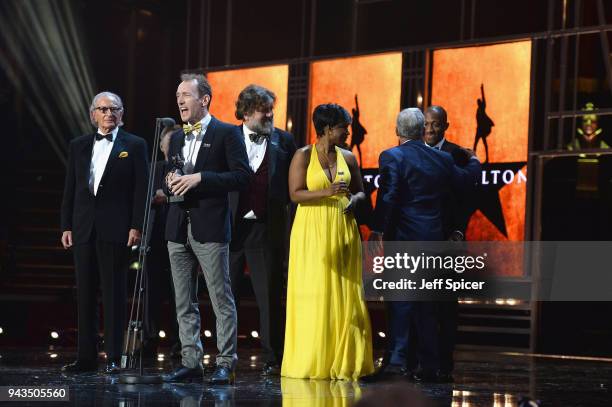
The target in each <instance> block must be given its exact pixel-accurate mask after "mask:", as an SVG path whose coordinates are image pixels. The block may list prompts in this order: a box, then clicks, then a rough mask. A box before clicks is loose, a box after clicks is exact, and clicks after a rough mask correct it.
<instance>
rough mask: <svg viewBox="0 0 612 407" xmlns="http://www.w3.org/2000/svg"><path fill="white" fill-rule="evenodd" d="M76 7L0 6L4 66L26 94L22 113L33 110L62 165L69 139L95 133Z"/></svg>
mask: <svg viewBox="0 0 612 407" xmlns="http://www.w3.org/2000/svg"><path fill="white" fill-rule="evenodd" d="M75 5H76V4H75V3H74V2H69V1H56V2H48V1H18V2H10V1H9V2H2V13H0V37H2V39H3V43H2V45H3V49H2V54H1V55H0V67H2V70H3V71H4V73H5V75H6V76H7V78H8V80H9V82H12V83H13V84H14V85H15V88H17V89H22V91H20V94H22V95H23V97H24V103H23V105H24V108H26V109H29V110H30V112H31V115H30V118H31V120H32V122H34V123H36V124H37V129H39V131H40V132H41V133H42V134H44V135H45V136H46V137H47V139H48V141H49V143H50V146H51V148H52V150H54V151H55V153H56V154H57V155H58V157H59V158H60V160H61V161H62V162H63V163H64V164H66V162H67V160H66V155H67V154H66V153H67V149H66V147H67V143H66V139H65V138H64V137H65V134H72V135H76V134H86V133H90V132H91V123H90V122H89V114H88V111H87V107H88V106H89V103H90V101H91V99H90V98H91V97H92V95H94V86H93V74H92V70H91V66H90V61H89V58H88V57H87V53H86V52H84V50H87V46H86V44H85V41H83V40H82V39H83V38H84V35H83V33H82V32H80V28H81V27H80V26H81V25H80V24H77V21H78V20H79V19H81V16H80V13H79V10H78V8H75ZM51 50H52V51H51ZM48 78H53V80H48ZM62 122H63V123H64V124H66V125H67V126H68V128H64V127H63V126H62V125H61V124H62ZM66 131H68V133H66Z"/></svg>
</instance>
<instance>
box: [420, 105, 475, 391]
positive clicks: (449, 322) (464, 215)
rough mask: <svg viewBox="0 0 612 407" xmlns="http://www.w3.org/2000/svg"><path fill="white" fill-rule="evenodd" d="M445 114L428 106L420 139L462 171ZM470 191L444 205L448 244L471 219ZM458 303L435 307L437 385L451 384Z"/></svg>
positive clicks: (464, 157) (462, 156)
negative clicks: (451, 158) (438, 366)
mask: <svg viewBox="0 0 612 407" xmlns="http://www.w3.org/2000/svg"><path fill="white" fill-rule="evenodd" d="M447 117H448V116H447V114H446V110H445V109H444V108H443V107H442V106H435V105H434V106H430V107H429V108H427V110H426V111H425V134H424V136H423V139H424V140H425V142H426V143H427V145H428V146H430V147H432V148H435V149H438V150H440V151H445V152H447V153H449V154H450V155H451V156H452V157H453V161H454V162H455V165H457V166H459V167H465V166H466V165H467V163H468V160H469V159H470V156H469V154H467V153H466V151H465V150H464V149H463V148H461V147H460V146H459V145H457V144H455V143H452V142H450V141H448V140H447V139H446V138H445V133H446V130H448V127H449V123H448V118H447ZM471 192H473V191H471V190H464V191H463V194H462V195H458V194H453V195H451V196H450V197H449V199H448V201H447V202H446V205H445V206H446V211H445V212H446V213H445V218H446V219H445V222H444V223H445V225H446V226H445V236H446V238H447V239H448V240H464V239H465V229H466V228H467V224H468V221H469V218H470V210H469V208H468V203H469V201H470V197H471V195H472V194H471ZM458 311H459V309H458V304H457V301H456V300H455V301H450V300H449V301H440V302H438V303H437V315H438V327H439V333H440V338H439V342H438V344H439V357H440V372H439V374H438V376H439V377H438V379H439V380H440V381H452V375H451V374H452V371H453V368H454V360H453V351H454V349H455V342H456V338H457V322H458V313H459V312H458Z"/></svg>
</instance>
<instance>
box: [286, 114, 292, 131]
mask: <svg viewBox="0 0 612 407" xmlns="http://www.w3.org/2000/svg"><path fill="white" fill-rule="evenodd" d="M291 129H293V120H291V117H290V118H288V119H287V131H288V132H289V133H291Z"/></svg>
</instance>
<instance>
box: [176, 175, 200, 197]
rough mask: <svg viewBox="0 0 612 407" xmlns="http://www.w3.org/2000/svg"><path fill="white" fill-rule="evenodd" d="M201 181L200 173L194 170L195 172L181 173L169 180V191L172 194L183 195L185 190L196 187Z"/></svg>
mask: <svg viewBox="0 0 612 407" xmlns="http://www.w3.org/2000/svg"><path fill="white" fill-rule="evenodd" d="M200 182H202V174H200V173H199V172H196V173H195V174H189V175H181V176H180V177H176V178H175V179H174V180H172V181H171V182H170V191H172V193H173V194H174V195H179V196H182V195H185V194H186V193H187V191H189V190H190V189H193V188H195V187H197V186H198V185H199V184H200Z"/></svg>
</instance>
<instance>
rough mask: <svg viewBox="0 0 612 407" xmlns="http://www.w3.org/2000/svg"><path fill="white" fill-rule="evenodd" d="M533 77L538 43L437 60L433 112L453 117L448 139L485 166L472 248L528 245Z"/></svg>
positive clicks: (444, 52)
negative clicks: (483, 243) (476, 244)
mask: <svg viewBox="0 0 612 407" xmlns="http://www.w3.org/2000/svg"><path fill="white" fill-rule="evenodd" d="M530 73H531V41H519V42H512V43H503V44H495V45H487V46H475V47H469V48H453V49H440V50H435V51H434V52H433V71H432V77H431V83H432V87H431V89H432V93H431V104H433V105H441V106H443V107H444V108H445V109H446V110H447V112H448V121H449V123H450V127H449V129H448V131H447V133H446V136H447V138H448V139H449V140H450V141H452V142H454V143H457V144H459V145H461V146H464V147H469V148H472V149H475V150H476V153H477V155H478V158H479V159H480V161H481V162H483V163H484V164H483V172H482V177H481V179H480V183H481V184H482V185H481V188H480V191H481V193H480V194H479V195H478V196H477V197H476V202H475V208H474V213H473V215H472V217H471V220H470V223H469V225H468V230H467V239H468V240H512V241H521V240H523V239H524V234H525V201H526V191H527V189H526V181H527V153H528V151H527V149H528V128H529V102H530V94H529V92H530V78H531V74H530ZM487 148H488V152H487ZM514 259H517V258H516V257H515V258H514ZM509 260H510V258H509ZM517 263H520V261H519V262H517ZM521 273H522V270H521V269H520V267H508V269H507V274H508V275H515V276H517V275H520V274H521Z"/></svg>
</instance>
